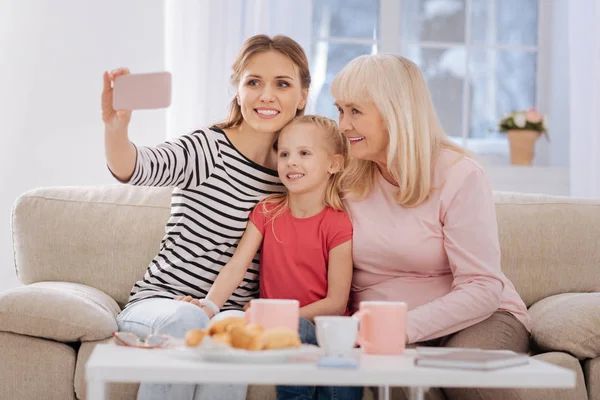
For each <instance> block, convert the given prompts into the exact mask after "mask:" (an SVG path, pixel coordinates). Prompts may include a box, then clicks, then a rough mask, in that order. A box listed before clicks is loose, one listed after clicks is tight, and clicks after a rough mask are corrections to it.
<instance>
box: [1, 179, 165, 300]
mask: <svg viewBox="0 0 600 400" xmlns="http://www.w3.org/2000/svg"><path fill="white" fill-rule="evenodd" d="M171 192H172V189H169V188H145V187H134V186H129V185H120V184H119V185H108V186H96V187H52V188H40V189H35V190H32V191H29V192H27V193H25V194H23V195H22V196H20V197H19V199H18V200H17V201H16V203H15V205H14V207H13V215H12V236H13V246H14V253H15V265H16V269H17V273H18V275H19V279H20V280H21V281H22V282H23V283H26V284H28V283H33V282H40V281H68V282H75V283H82V284H85V285H89V286H93V287H95V288H97V289H100V290H102V291H104V292H105V293H107V294H108V295H110V296H111V297H112V298H114V299H115V300H116V301H117V303H119V305H120V306H121V307H123V306H124V304H125V303H127V299H128V297H129V292H130V291H131V288H132V286H133V284H134V283H135V282H136V281H137V280H139V279H141V278H142V277H143V276H144V272H145V271H146V268H147V267H148V265H149V263H150V261H151V260H152V258H154V256H155V255H156V254H157V253H158V250H159V248H160V241H161V239H162V238H163V236H164V233H165V225H166V223H167V220H168V218H169V213H170V198H171Z"/></svg>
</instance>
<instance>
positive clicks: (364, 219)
mask: <svg viewBox="0 0 600 400" xmlns="http://www.w3.org/2000/svg"><path fill="white" fill-rule="evenodd" d="M434 185H435V187H436V188H439V189H438V190H435V191H434V192H433V194H432V196H431V198H430V199H429V200H427V201H426V202H425V203H423V204H421V205H419V206H418V207H413V208H406V207H402V206H400V205H398V204H397V203H396V202H395V201H394V197H393V195H394V192H395V191H396V190H397V189H398V188H397V187H395V186H393V185H392V184H390V183H389V182H387V181H386V180H385V179H384V178H383V176H381V174H378V175H377V178H376V182H375V185H374V188H373V190H372V192H371V193H370V194H369V195H368V196H367V197H366V198H365V199H364V200H360V201H353V200H348V201H347V202H346V206H347V208H348V211H349V213H350V215H351V218H352V221H353V224H354V242H353V246H354V249H353V258H354V268H355V269H354V277H353V282H352V310H353V311H355V310H356V309H357V308H358V304H359V302H361V301H363V300H393V301H405V302H406V303H407V304H408V309H409V312H408V326H407V335H408V340H409V343H415V342H421V341H424V340H429V339H434V338H437V337H441V336H445V335H448V334H450V333H454V332H457V331H460V330H462V329H464V328H467V327H469V326H471V325H474V324H476V323H478V322H480V321H483V320H484V319H486V318H488V317H489V316H490V315H491V314H492V313H494V312H495V311H498V310H500V311H508V312H510V313H512V314H513V315H514V316H515V317H516V318H518V319H519V320H520V321H521V322H522V323H523V324H524V325H525V327H526V328H527V330H529V331H530V330H531V320H530V318H529V315H528V314H527V308H526V307H525V304H524V303H523V301H522V300H521V298H520V296H519V294H518V293H517V292H516V290H515V288H514V286H513V284H512V283H511V282H510V281H509V280H508V278H506V276H505V275H504V274H503V273H502V271H501V270H500V245H499V241H498V227H497V222H496V210H495V205H494V201H493V197H492V190H491V188H490V185H489V183H488V181H487V179H486V178H485V176H484V173H483V171H482V169H481V167H480V166H479V165H477V164H476V163H475V162H474V161H473V160H471V159H469V158H464V157H463V158H460V156H459V155H458V154H457V153H455V152H453V151H451V150H443V151H442V152H441V154H440V156H439V157H438V159H437V161H436V165H435V171H434Z"/></svg>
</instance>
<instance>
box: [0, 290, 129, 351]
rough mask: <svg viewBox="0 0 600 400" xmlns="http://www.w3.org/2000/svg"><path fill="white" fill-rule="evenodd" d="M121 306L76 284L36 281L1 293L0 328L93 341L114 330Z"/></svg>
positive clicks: (19, 332)
mask: <svg viewBox="0 0 600 400" xmlns="http://www.w3.org/2000/svg"><path fill="white" fill-rule="evenodd" d="M119 312H120V308H119V306H118V305H117V303H116V301H115V300H113V299H112V298H111V297H110V296H108V295H107V294H105V293H103V292H102V291H100V290H98V289H95V288H92V287H89V286H86V285H81V284H77V283H68V282H38V283H33V284H31V285H26V286H21V287H17V288H14V289H10V290H7V291H4V292H1V293H0V331H4V332H12V333H18V334H21V335H29V336H35V337H40V338H45V339H51V340H56V341H59V342H75V341H93V340H102V339H105V338H107V337H109V336H110V335H111V334H112V333H113V332H114V331H116V330H117V321H116V317H117V315H118V313H119Z"/></svg>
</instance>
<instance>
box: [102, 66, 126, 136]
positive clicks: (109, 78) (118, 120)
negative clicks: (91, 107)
mask: <svg viewBox="0 0 600 400" xmlns="http://www.w3.org/2000/svg"><path fill="white" fill-rule="evenodd" d="M128 74H130V72H129V69H127V68H119V69H115V70H112V71H110V72H104V87H103V89H102V121H104V125H105V127H106V129H107V130H109V131H111V132H123V131H125V132H126V131H127V127H128V126H129V121H130V120H131V110H119V111H117V110H115V109H114V108H113V84H114V81H115V79H116V78H117V77H118V76H121V75H128Z"/></svg>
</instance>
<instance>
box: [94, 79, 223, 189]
mask: <svg viewBox="0 0 600 400" xmlns="http://www.w3.org/2000/svg"><path fill="white" fill-rule="evenodd" d="M127 74H129V70H128V69H127V68H121V69H118V70H115V71H113V72H111V73H108V72H105V73H104V86H103V90H102V120H103V122H104V151H105V156H106V163H107V166H108V169H109V170H110V172H111V173H112V174H113V176H114V177H115V178H116V179H118V180H119V181H120V182H123V183H129V184H132V185H139V186H162V187H180V188H186V187H190V186H199V185H200V184H201V183H202V182H204V181H205V180H206V179H207V178H208V177H209V176H210V175H211V174H212V172H213V171H214V169H215V166H216V165H215V160H216V159H217V158H218V154H217V153H218V146H217V144H216V140H215V139H214V137H213V136H212V134H211V132H210V131H208V132H205V131H196V132H194V133H192V134H189V135H183V136H181V137H178V138H176V139H173V140H168V141H166V142H164V143H162V144H160V145H158V146H156V147H147V146H144V147H136V146H135V145H134V144H133V143H132V142H131V141H130V140H129V137H128V126H129V122H130V120H131V110H118V111H117V110H115V109H114V108H113V82H114V80H115V79H116V78H117V77H118V76H121V75H127Z"/></svg>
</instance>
